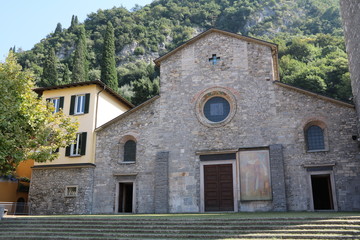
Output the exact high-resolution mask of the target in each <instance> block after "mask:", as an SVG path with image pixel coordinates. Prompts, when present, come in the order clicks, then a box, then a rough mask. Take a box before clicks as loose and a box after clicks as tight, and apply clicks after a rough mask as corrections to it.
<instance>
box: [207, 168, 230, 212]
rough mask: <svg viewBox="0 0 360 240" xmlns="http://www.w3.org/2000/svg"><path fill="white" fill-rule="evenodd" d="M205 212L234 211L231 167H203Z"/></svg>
mask: <svg viewBox="0 0 360 240" xmlns="http://www.w3.org/2000/svg"><path fill="white" fill-rule="evenodd" d="M204 205H205V211H234V189H233V165H232V164H217V165H204Z"/></svg>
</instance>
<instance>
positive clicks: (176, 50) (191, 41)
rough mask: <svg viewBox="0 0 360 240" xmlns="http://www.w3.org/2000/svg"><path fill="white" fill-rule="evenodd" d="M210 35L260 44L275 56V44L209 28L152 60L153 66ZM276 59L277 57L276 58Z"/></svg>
mask: <svg viewBox="0 0 360 240" xmlns="http://www.w3.org/2000/svg"><path fill="white" fill-rule="evenodd" d="M210 33H220V34H224V35H227V36H230V37H234V38H238V39H240V40H243V41H247V42H252V43H257V44H260V45H265V46H268V47H270V48H271V49H272V50H273V51H275V52H276V55H277V44H274V43H270V42H266V41H263V40H260V39H256V38H252V37H247V36H242V35H239V34H236V33H231V32H227V31H224V30H220V29H216V28H210V29H209V30H207V31H205V32H203V33H201V34H199V35H197V36H195V37H194V38H192V39H190V40H188V41H187V42H185V43H184V44H182V45H180V46H178V47H177V48H175V49H174V50H172V51H170V52H168V53H166V54H165V55H163V56H161V57H159V58H157V59H155V60H154V62H155V64H156V65H157V66H160V64H161V62H162V61H163V60H165V59H167V58H168V57H170V56H171V55H173V54H175V53H176V52H178V51H180V50H181V49H183V48H184V47H186V46H188V45H190V44H192V43H194V42H196V41H198V40H199V39H201V38H203V37H205V36H207V35H209V34H210ZM276 58H277V56H276Z"/></svg>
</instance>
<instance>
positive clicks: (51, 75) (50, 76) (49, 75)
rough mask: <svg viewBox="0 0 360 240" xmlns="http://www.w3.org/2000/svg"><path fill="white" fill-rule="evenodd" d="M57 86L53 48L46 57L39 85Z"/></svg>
mask: <svg viewBox="0 0 360 240" xmlns="http://www.w3.org/2000/svg"><path fill="white" fill-rule="evenodd" d="M56 85H59V81H58V74H57V70H56V56H55V50H54V48H50V49H49V52H48V54H47V56H46V59H45V63H44V67H43V74H42V76H41V81H40V83H39V86H40V87H48V86H56Z"/></svg>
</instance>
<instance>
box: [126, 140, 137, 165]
mask: <svg viewBox="0 0 360 240" xmlns="http://www.w3.org/2000/svg"><path fill="white" fill-rule="evenodd" d="M135 161H136V142H135V141H134V140H128V141H126V143H125V144H124V162H135Z"/></svg>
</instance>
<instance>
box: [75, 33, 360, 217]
mask: <svg viewBox="0 0 360 240" xmlns="http://www.w3.org/2000/svg"><path fill="white" fill-rule="evenodd" d="M155 63H156V64H157V65H158V66H160V69H161V80H160V85H161V90H160V95H159V96H156V97H154V98H152V99H150V100H148V101H147V102H145V103H143V104H142V105H140V106H138V107H136V108H133V109H131V110H129V111H128V112H126V113H124V114H122V115H120V116H119V117H117V118H115V119H113V120H111V121H110V122H108V123H106V124H104V125H102V126H100V127H99V128H97V129H96V135H97V138H96V156H95V165H96V167H95V168H94V174H93V179H92V184H93V191H92V198H91V202H92V207H91V209H90V210H88V211H87V212H81V213H121V212H134V213H167V212H170V213H178V212H213V211H233V212H238V211H314V210H334V211H355V210H360V189H359V182H360V176H359V172H360V159H359V144H358V141H357V135H358V129H357V115H356V111H355V107H354V105H352V104H348V103H344V102H341V101H337V100H334V99H331V98H327V97H324V96H321V95H318V94H315V93H312V92H309V91H305V90H302V89H299V88H296V87H292V86H289V85H286V84H284V83H281V82H279V77H278V65H277V64H278V59H277V46H276V45H274V44H272V43H268V42H264V41H261V40H257V39H253V38H249V37H244V36H240V35H237V34H233V33H229V32H225V31H221V30H217V29H210V30H208V31H206V32H204V33H202V34H200V35H198V36H197V37H195V38H193V39H191V40H190V41H188V42H187V43H185V44H184V45H182V46H180V47H178V48H177V49H175V50H173V51H172V52H170V53H168V54H166V55H165V56H163V57H161V58H159V59H157V60H156V61H155ZM79 187H80V186H79ZM79 213H80V212H79Z"/></svg>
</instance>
